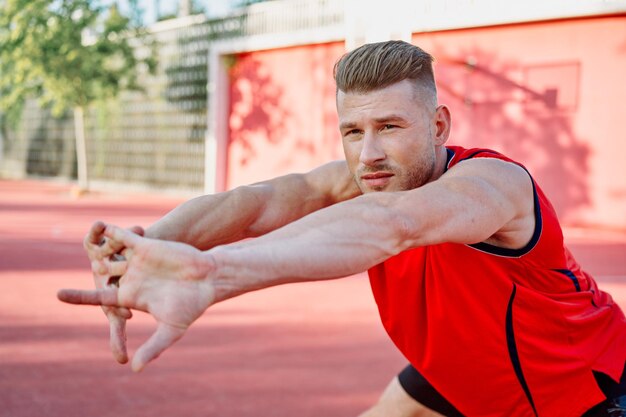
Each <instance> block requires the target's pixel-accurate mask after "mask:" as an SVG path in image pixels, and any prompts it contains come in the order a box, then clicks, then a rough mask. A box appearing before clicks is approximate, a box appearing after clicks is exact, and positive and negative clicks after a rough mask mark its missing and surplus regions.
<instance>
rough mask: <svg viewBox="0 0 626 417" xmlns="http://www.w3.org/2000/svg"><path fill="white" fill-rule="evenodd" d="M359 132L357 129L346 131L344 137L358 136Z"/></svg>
mask: <svg viewBox="0 0 626 417" xmlns="http://www.w3.org/2000/svg"><path fill="white" fill-rule="evenodd" d="M358 134H359V131H358V130H357V129H352V130H348V131H347V132H346V136H350V135H358Z"/></svg>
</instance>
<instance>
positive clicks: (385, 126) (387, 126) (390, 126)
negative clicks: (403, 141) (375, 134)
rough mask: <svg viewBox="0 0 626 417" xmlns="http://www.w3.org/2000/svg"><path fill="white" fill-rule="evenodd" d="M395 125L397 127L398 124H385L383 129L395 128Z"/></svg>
mask: <svg viewBox="0 0 626 417" xmlns="http://www.w3.org/2000/svg"><path fill="white" fill-rule="evenodd" d="M394 127H396V125H384V126H383V130H389V129H393V128H394Z"/></svg>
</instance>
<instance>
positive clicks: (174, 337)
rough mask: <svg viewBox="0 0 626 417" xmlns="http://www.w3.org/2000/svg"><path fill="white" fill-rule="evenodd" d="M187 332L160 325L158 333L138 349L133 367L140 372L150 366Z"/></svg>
mask: <svg viewBox="0 0 626 417" xmlns="http://www.w3.org/2000/svg"><path fill="white" fill-rule="evenodd" d="M185 331H187V329H186V328H183V327H176V326H172V325H170V324H166V323H159V325H158V327H157V329H156V331H155V332H154V334H152V336H150V338H149V339H148V340H147V341H146V342H145V343H144V344H143V345H141V346H140V347H139V349H137V352H136V353H135V356H134V357H133V361H132V364H131V367H132V369H133V371H135V372H140V371H141V370H143V368H144V367H145V366H146V365H147V364H148V362H150V361H153V360H154V359H156V358H158V357H159V355H160V354H161V353H163V352H164V351H165V350H166V349H167V348H169V347H170V346H172V345H173V344H174V343H176V342H177V341H178V340H179V339H180V338H181V337H183V335H184V334H185Z"/></svg>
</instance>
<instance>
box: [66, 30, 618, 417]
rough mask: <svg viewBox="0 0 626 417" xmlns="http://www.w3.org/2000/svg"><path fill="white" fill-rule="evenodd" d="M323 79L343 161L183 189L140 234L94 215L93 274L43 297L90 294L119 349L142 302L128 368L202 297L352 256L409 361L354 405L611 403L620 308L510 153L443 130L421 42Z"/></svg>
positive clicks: (138, 364) (404, 413)
mask: <svg viewBox="0 0 626 417" xmlns="http://www.w3.org/2000/svg"><path fill="white" fill-rule="evenodd" d="M335 79H336V82H337V111H338V114H339V123H340V126H339V128H340V132H341V136H342V141H343V147H344V152H345V157H346V160H345V161H341V162H331V163H329V164H326V165H323V166H321V167H319V168H317V169H315V170H313V171H311V172H309V173H307V174H293V175H287V176H284V177H280V178H276V179H273V180H270V181H266V182H262V183H258V184H255V185H251V186H247V187H240V188H237V189H235V190H232V191H229V192H226V193H221V194H216V195H211V196H204V197H200V198H197V199H194V200H191V201H189V202H187V203H185V204H183V205H181V206H180V207H178V208H177V209H175V210H174V211H172V212H171V213H169V214H168V215H167V216H165V217H164V218H163V219H161V220H160V221H158V222H157V223H156V224H155V225H153V226H152V227H150V228H149V229H148V230H146V232H145V235H146V237H148V238H151V239H147V238H144V237H141V236H140V234H141V231H140V230H139V229H137V230H134V232H137V233H133V232H132V231H125V230H122V229H119V228H117V227H115V226H110V225H109V226H105V225H104V224H103V223H96V224H95V225H94V226H93V228H92V230H91V231H90V233H89V234H88V236H87V237H86V241H85V246H86V248H87V251H88V253H89V254H90V258H91V259H92V262H93V264H92V265H93V269H94V273H95V277H96V283H97V284H98V286H99V287H101V288H100V289H97V290H94V291H77V290H62V291H60V293H59V298H61V299H62V300H64V301H68V302H71V303H77V304H99V305H103V306H105V311H106V313H107V316H108V317H109V320H110V321H111V330H112V333H111V335H112V338H111V340H112V348H113V352H114V355H115V356H116V358H117V359H118V360H119V361H120V362H125V361H127V359H128V357H127V354H126V349H125V342H124V321H125V319H126V318H128V317H130V311H129V310H128V309H138V310H143V311H147V312H149V313H151V314H152V315H153V316H154V317H155V318H156V320H157V321H158V323H159V324H158V328H157V331H156V332H155V334H154V335H153V336H152V337H151V338H150V339H149V340H148V341H147V342H146V343H145V344H144V345H143V346H141V347H140V348H139V349H138V351H137V352H136V354H135V356H134V358H133V362H132V367H133V369H135V370H140V369H142V368H143V367H144V366H145V365H146V364H147V363H148V362H149V361H151V360H153V359H155V358H156V357H157V356H158V355H159V354H160V353H161V352H162V351H164V350H165V349H166V348H167V347H169V346H170V345H171V344H172V343H174V342H175V341H176V340H178V339H179V338H180V337H182V335H183V334H184V332H185V331H186V329H187V328H188V327H189V326H190V325H191V323H193V321H194V320H195V319H197V318H198V317H199V316H200V315H201V314H202V313H203V312H204V311H205V310H206V309H207V308H208V307H209V306H210V305H212V304H215V303H217V302H220V301H222V300H225V299H228V298H231V297H234V296H236V295H239V294H242V293H245V292H248V291H253V290H258V289H261V288H266V287H269V286H273V285H279V284H283V283H288V282H301V281H311V280H324V279H334V278H340V277H344V276H348V275H352V274H355V273H358V272H361V271H365V270H368V272H369V275H370V281H371V285H372V290H373V292H374V296H375V298H376V302H377V304H378V307H379V310H380V315H381V318H382V321H383V324H384V326H385V328H386V330H387V332H388V333H389V335H390V337H391V338H392V340H393V341H394V343H395V344H396V345H397V346H398V348H399V349H400V350H401V351H402V353H403V354H404V355H405V356H406V357H407V359H408V360H409V362H410V363H411V365H410V366H408V367H407V368H406V369H405V370H404V371H402V372H401V374H400V375H399V376H398V378H395V379H394V380H393V381H392V382H391V383H390V385H389V386H388V387H387V389H386V390H385V392H384V393H383V395H382V397H381V399H380V401H379V403H378V404H376V405H375V406H374V407H373V408H372V409H370V410H368V411H367V412H366V413H364V414H363V416H367V417H376V416H380V417H409V416H426V415H440V414H437V413H435V412H438V413H441V414H444V415H449V416H458V415H467V416H549V417H559V416H563V417H574V416H581V415H583V414H584V415H586V416H608V415H611V416H626V378H625V377H624V365H625V362H626V319H625V317H624V314H623V313H622V311H621V310H620V309H619V307H618V306H617V305H616V304H615V303H613V301H612V299H611V297H610V296H609V295H608V294H606V293H604V292H602V291H601V290H599V289H598V288H597V285H596V283H595V281H594V280H593V278H592V277H590V276H589V275H588V274H586V273H585V272H583V271H582V270H581V268H580V267H579V265H578V264H577V263H576V261H575V260H574V258H573V257H572V255H571V254H570V253H569V251H567V249H566V248H565V247H564V246H563V236H562V233H561V229H560V226H559V224H558V220H557V218H556V215H555V213H554V210H553V208H552V207H551V205H550V203H549V202H548V200H547V199H546V197H545V196H544V194H543V192H542V191H541V189H540V188H539V187H538V186H537V184H536V183H535V182H534V181H533V179H532V177H531V176H530V175H529V173H528V172H527V171H526V170H525V168H523V167H522V166H521V165H519V164H518V163H516V162H514V161H511V160H510V159H508V158H507V157H505V156H503V155H500V154H498V153H496V152H493V151H489V150H484V149H471V150H468V149H463V148H460V147H454V146H449V147H446V146H445V143H446V141H447V139H448V136H449V132H450V124H451V119H450V112H449V110H448V108H447V107H446V106H444V105H438V103H437V95H436V88H435V81H434V77H433V72H432V57H431V56H430V55H429V54H427V53H426V52H424V51H422V50H421V49H419V48H417V47H415V46H413V45H410V44H407V43H404V42H399V41H392V42H384V43H378V44H370V45H365V46H363V47H361V48H358V49H356V50H354V51H352V52H350V53H348V54H347V55H345V56H344V57H343V58H342V59H341V60H340V61H339V62H338V63H337V65H336V67H335ZM103 236H104V237H106V243H104V244H102V245H101V240H102V239H103ZM247 237H258V238H257V239H253V240H246V241H243V242H241V240H242V239H244V238H247ZM201 250H206V251H205V252H202V251H201ZM118 254H122V255H124V256H125V260H119V259H118V258H117V256H118ZM116 276H121V277H122V278H121V279H120V280H119V282H117V281H116V280H115V279H111V278H110V277H116ZM107 284H117V286H116V285H107ZM118 286H119V287H118ZM620 404H621V405H620ZM611 413H612V414H611Z"/></svg>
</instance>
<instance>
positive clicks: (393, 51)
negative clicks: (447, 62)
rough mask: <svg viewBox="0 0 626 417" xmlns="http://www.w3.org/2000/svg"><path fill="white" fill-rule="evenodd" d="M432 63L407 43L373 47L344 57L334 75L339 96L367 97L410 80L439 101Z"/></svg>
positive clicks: (358, 50)
mask: <svg viewBox="0 0 626 417" xmlns="http://www.w3.org/2000/svg"><path fill="white" fill-rule="evenodd" d="M433 61H434V58H433V56H432V55H430V54H429V53H428V52H426V51H424V50H423V49H421V48H419V47H417V46H415V45H411V44H410V43H407V42H404V41H387V42H378V43H370V44H365V45H363V46H360V47H358V48H357V49H355V50H353V51H350V52H348V53H347V54H345V55H344V56H342V57H341V58H340V59H339V61H337V63H336V64H335V68H334V70H333V75H334V77H335V82H336V83H337V92H339V90H341V91H343V92H344V93H350V92H354V93H367V92H370V91H374V90H378V89H382V88H385V87H388V86H390V85H392V84H395V83H397V82H400V81H403V80H407V79H408V80H411V81H414V82H415V85H416V87H418V88H420V87H421V88H426V89H427V90H429V91H430V92H431V93H434V97H435V100H436V97H437V87H436V86H435V76H434V74H433Z"/></svg>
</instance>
